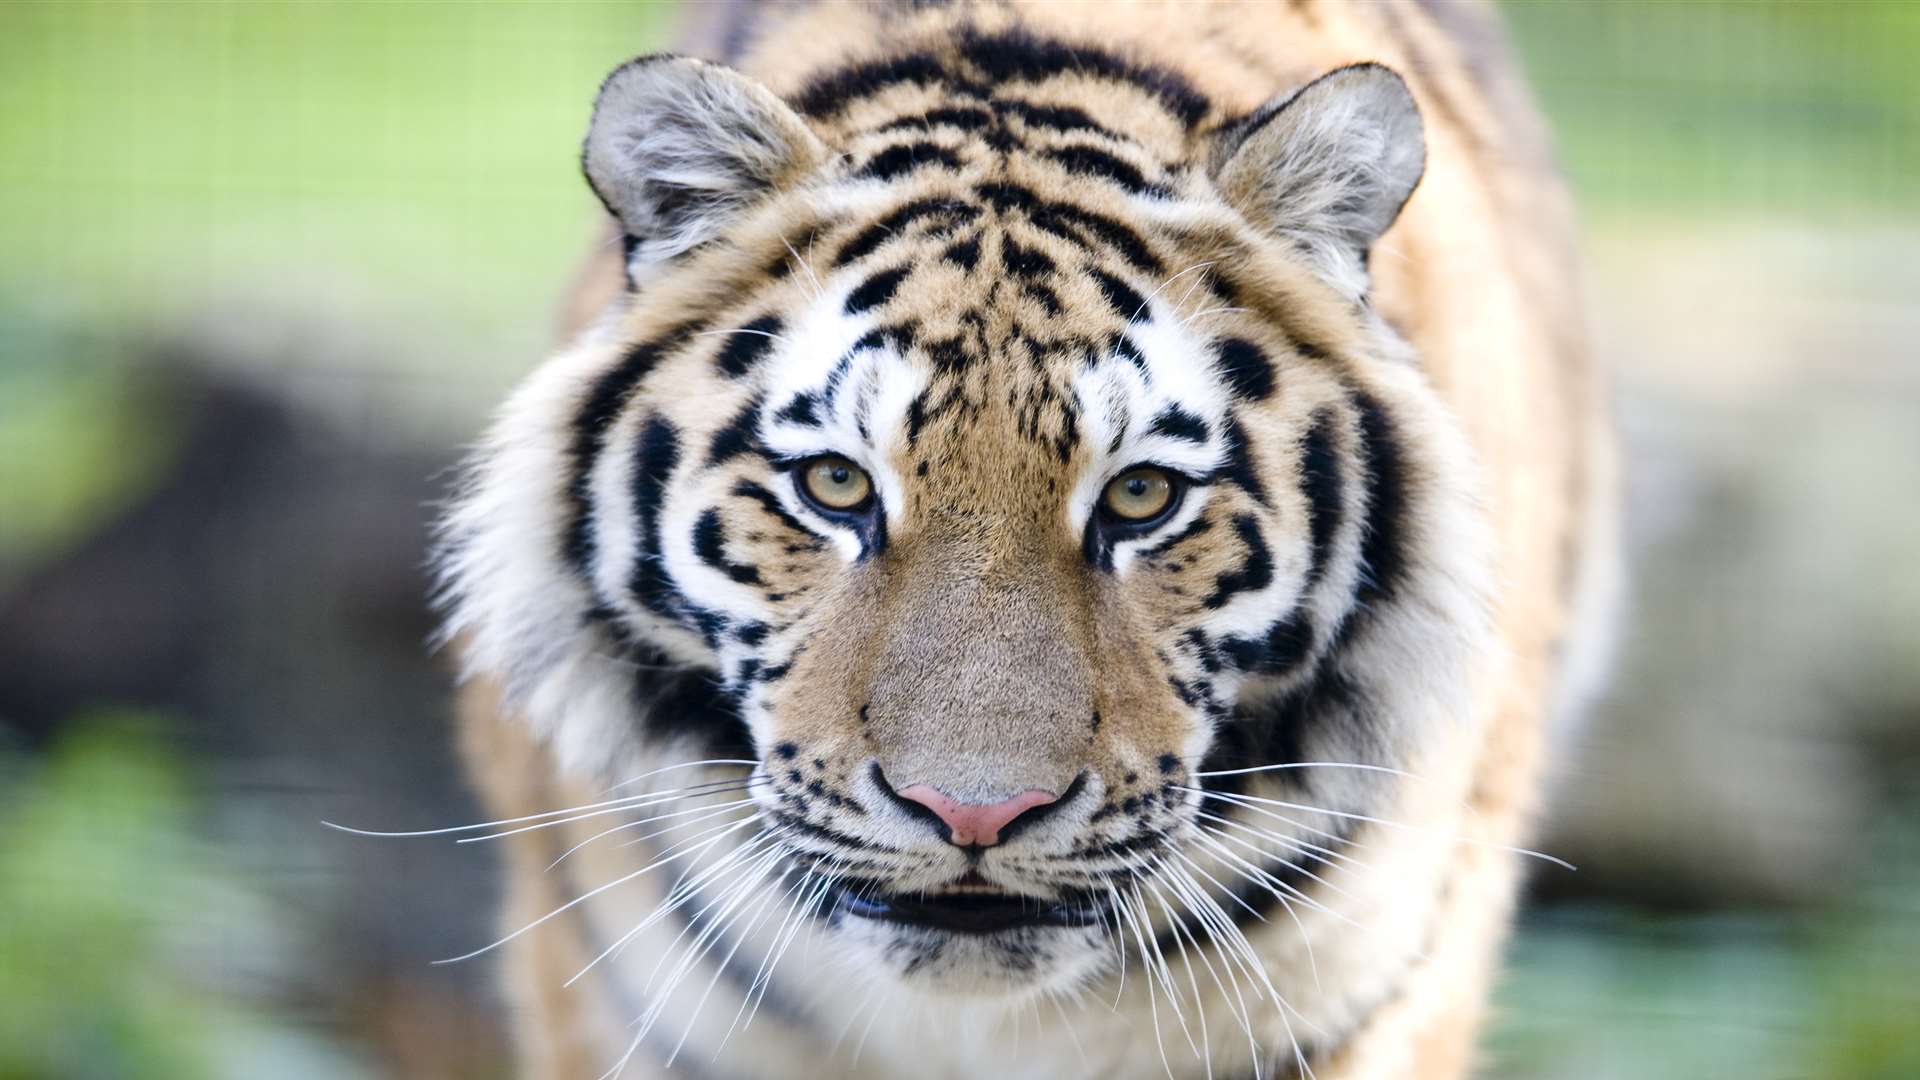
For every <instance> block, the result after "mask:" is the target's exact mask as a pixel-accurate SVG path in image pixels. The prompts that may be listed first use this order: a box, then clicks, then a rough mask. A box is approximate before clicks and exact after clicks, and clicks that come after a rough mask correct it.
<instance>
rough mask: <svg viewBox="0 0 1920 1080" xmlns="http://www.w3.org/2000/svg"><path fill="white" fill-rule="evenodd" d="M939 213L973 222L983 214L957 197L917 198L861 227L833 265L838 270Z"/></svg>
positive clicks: (841, 250)
mask: <svg viewBox="0 0 1920 1080" xmlns="http://www.w3.org/2000/svg"><path fill="white" fill-rule="evenodd" d="M935 216H941V217H957V218H959V219H960V220H962V221H971V220H972V219H974V218H976V217H979V216H980V208H979V207H977V206H974V205H972V204H970V203H964V202H961V201H959V200H957V199H944V198H943V199H916V200H914V201H913V202H910V203H906V204H905V205H903V206H901V207H900V208H898V209H896V210H894V211H893V212H892V213H890V214H888V215H887V216H886V217H883V218H881V219H880V220H879V221H876V222H874V223H873V224H871V225H869V226H867V227H866V228H864V229H862V230H860V232H859V234H858V235H856V236H854V238H853V239H851V240H849V241H847V244H846V246H845V247H843V248H841V249H840V253H839V254H838V255H835V256H834V258H833V265H834V267H835V268H836V269H837V268H839V267H842V266H845V265H847V264H848V263H850V262H853V261H854V260H856V259H863V258H865V257H866V256H868V255H870V254H872V253H873V252H874V251H875V250H876V249H877V248H879V247H880V245H881V244H884V243H886V242H887V240H888V239H890V238H892V237H893V236H894V235H896V234H897V233H899V231H900V230H901V229H904V228H906V227H907V226H908V225H911V224H913V223H914V222H915V221H918V220H920V219H921V218H924V217H935Z"/></svg>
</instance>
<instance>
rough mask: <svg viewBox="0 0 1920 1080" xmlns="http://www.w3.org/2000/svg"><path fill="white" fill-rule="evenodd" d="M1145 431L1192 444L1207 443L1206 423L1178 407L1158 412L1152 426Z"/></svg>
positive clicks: (1173, 406) (1170, 406)
mask: <svg viewBox="0 0 1920 1080" xmlns="http://www.w3.org/2000/svg"><path fill="white" fill-rule="evenodd" d="M1147 430H1149V431H1151V432H1152V433H1154V434H1155V435H1165V436H1166V437H1167V438H1169V439H1184V440H1185V441H1187V442H1192V443H1205V442H1206V441H1207V422H1206V421H1205V420H1202V419H1200V418H1199V417H1197V416H1195V415H1193V414H1192V413H1190V412H1188V411H1187V410H1185V409H1182V408H1181V407H1180V406H1178V405H1169V406H1167V407H1166V408H1164V409H1162V410H1160V415H1158V416H1156V417H1154V418H1153V424H1152V426H1151V427H1149V428H1148V429H1147Z"/></svg>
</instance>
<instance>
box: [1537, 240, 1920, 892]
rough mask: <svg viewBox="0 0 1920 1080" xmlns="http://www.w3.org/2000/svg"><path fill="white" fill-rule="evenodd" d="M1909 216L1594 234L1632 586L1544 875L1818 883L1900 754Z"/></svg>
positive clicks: (1912, 704)
mask: <svg viewBox="0 0 1920 1080" xmlns="http://www.w3.org/2000/svg"><path fill="white" fill-rule="evenodd" d="M1910 241H1911V238H1907V241H1905V242H1903V241H1901V240H1900V239H1899V238H1897V237H1893V236H1889V235H1887V234H1885V233H1882V232H1861V233H1859V234H1848V233H1844V232H1839V231H1831V232H1812V231H1805V230H1784V229H1774V230H1768V231H1759V230H1739V229H1733V228H1728V229H1723V230H1718V231H1715V232H1714V233H1712V234H1709V235H1702V234H1699V233H1692V232H1687V231H1684V230H1680V231H1676V230H1674V229H1673V228H1671V227H1670V226H1659V227H1655V226H1651V225H1650V226H1648V227H1647V228H1646V230H1645V231H1639V230H1633V231H1629V230H1626V229H1615V230H1612V231H1609V232H1604V233H1602V234H1601V235H1600V236H1599V238H1598V242H1597V244H1596V246H1597V247H1598V249H1599V257H1598V259H1597V262H1598V264H1599V273H1598V274H1596V278H1597V280H1598V284H1599V287H1598V288H1597V289H1596V293H1597V302H1596V318H1595V321H1596V324H1597V325H1598V326H1599V327H1600V328H1601V330H1600V337H1601V343H1602V351H1603V355H1606V356H1607V357H1608V358H1609V360H1610V362H1611V363H1612V365H1613V367H1614V369H1615V370H1616V372H1617V373H1618V378H1619V384H1620V390H1621V394H1620V406H1619V408H1620V412H1621V415H1622V420H1623V425H1624V427H1625V430H1626V434H1627V448H1628V466H1627V482H1628V491H1629V495H1630V507H1631V508H1630V513H1629V521H1630V531H1631V534H1632V536H1631V541H1632V543H1631V548H1632V558H1633V567H1632V579H1633V581H1634V586H1633V590H1632V591H1633V596H1632V601H1631V604H1630V606H1629V610H1628V613H1627V616H1626V620H1625V624H1624V628H1623V630H1624V634H1623V643H1622V644H1623V647H1622V650H1621V654H1620V663H1619V665H1618V669H1617V674H1616V677H1615V679H1614V681H1613V686H1614V689H1613V691H1612V692H1611V694H1610V695H1609V697H1608V698H1607V699H1606V701H1605V702H1604V703H1603V705H1602V707H1601V708H1599V709H1597V710H1596V712H1595V714H1594V715H1593V717H1592V718H1591V719H1590V721H1589V723H1588V725H1587V726H1586V728H1585V729H1584V730H1583V731H1581V732H1580V733H1579V734H1578V735H1577V736H1576V737H1575V739H1574V740H1573V741H1572V742H1571V744H1570V745H1569V746H1567V747H1565V748H1564V749H1563V751H1562V761H1561V772H1562V779H1561V782H1560V790H1559V791H1558V792H1557V793H1556V795H1555V796H1554V802H1555V805H1556V811H1555V817H1554V822H1553V827H1552V830H1551V834H1550V836H1549V837H1548V839H1547V843H1548V846H1549V847H1550V849H1551V850H1553V851H1554V852H1556V853H1558V854H1562V855H1565V856H1567V857H1569V858H1571V859H1573V860H1574V861H1575V862H1577V863H1579V864H1580V865H1581V870H1580V872H1579V873H1578V874H1576V875H1571V876H1563V875H1555V874H1547V875H1542V876H1541V878H1540V879H1539V880H1540V885H1541V888H1542V890H1543V891H1544V892H1546V893H1547V894H1549V895H1555V894H1559V895H1565V894H1568V893H1575V894H1581V895H1592V894H1605V895H1611V896H1616V897H1623V898H1627V899H1631V900H1635V901H1639V902H1648V903H1659V904H1679V905H1687V906H1692V905H1706V904H1727V903H1753V902H1761V903H1780V902H1787V903H1801V902H1813V901H1818V900H1821V899H1823V898H1826V897H1828V896H1831V895H1832V894H1833V893H1834V892H1835V891H1836V890H1837V889H1839V888H1840V887H1841V886H1843V885H1844V883H1845V881H1846V879H1847V877H1848V875H1849V874H1850V873H1851V872H1852V870H1853V869H1855V868H1856V867H1857V865H1858V863H1859V861H1860V860H1861V859H1862V858H1863V857H1864V855H1865V853H1866V851H1867V848H1868V845H1869V844H1870V843H1871V841H1872V839H1873V830H1874V825H1875V822H1876V819H1877V818H1878V816H1879V815H1880V814H1881V813H1882V812H1883V809H1884V807H1885V787H1886V781H1887V780H1889V779H1890V778H1892V777H1894V776H1896V775H1898V774H1899V773H1900V770H1899V769H1898V768H1897V766H1898V765H1899V764H1900V761H1899V758H1900V756H1901V755H1903V754H1904V755H1905V756H1906V761H1905V764H1906V766H1907V773H1908V774H1909V775H1910V774H1911V767H1912V764H1913V760H1912V754H1913V748H1914V742H1915V739H1914V734H1913V733H1914V732H1915V730H1916V722H1917V721H1920V662H1916V661H1917V660H1920V500H1916V499H1915V498H1914V497H1913V496H1912V491H1913V490H1914V483H1913V477H1914V466H1915V464H1916V463H1920V423H1916V417H1920V366H1917V365H1916V364H1915V362H1914V355H1915V354H1914V352H1913V350H1912V347H1911V343H1912V342H1913V341H1915V340H1920V312H1916V311H1915V310H1914V309H1913V308H1912V305H1911V303H1910V302H1909V300H1908V298H1909V297H1911V296H1912V295H1913V293H1914V291H1915V289H1916V288H1917V287H1920V268H1916V267H1914V266H1913V264H1912V263H1911V261H1910V260H1907V259H1904V258H1899V259H1896V258H1893V257H1891V253H1892V252H1894V251H1896V250H1907V249H1908V248H1907V244H1908V243H1910ZM1837 268H1844V269H1837ZM1837 273H1838V274H1844V275H1846V276H1845V279H1844V280H1840V281H1836V280H1835V275H1836V274H1837ZM1868 279H1871V282H1872V284H1871V287H1868V285H1867V282H1868ZM1843 297H1844V300H1843V299H1842V298H1843ZM1903 747H1904V749H1902V748H1903Z"/></svg>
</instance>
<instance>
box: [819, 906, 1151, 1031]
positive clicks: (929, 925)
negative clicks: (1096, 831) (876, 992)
mask: <svg viewBox="0 0 1920 1080" xmlns="http://www.w3.org/2000/svg"><path fill="white" fill-rule="evenodd" d="M823 914H824V916H825V917H826V919H827V921H828V923H829V924H830V925H831V926H832V927H833V928H834V931H835V933H836V935H837V936H839V937H840V938H841V939H842V940H843V941H844V942H845V943H846V944H847V945H848V946H849V947H850V948H852V949H853V950H856V951H857V952H858V953H859V954H861V956H862V959H863V960H864V961H865V962H864V963H863V964H862V965H861V966H862V967H865V968H867V969H868V970H874V969H878V970H880V971H883V972H886V973H887V974H889V975H891V976H892V977H893V978H894V979H895V980H897V982H898V984H899V985H900V987H901V988H902V989H906V990H909V991H914V992H918V993H922V994H926V995H928V996H931V997H943V998H967V999H973V1000H982V999H988V1000H991V999H1002V1000H1005V1001H1006V1002H1007V1003H1008V1004H1010V1005H1011V1004H1019V1003H1022V1002H1024V1001H1025V1000H1027V998H1028V997H1030V996H1033V995H1037V994H1044V993H1048V992H1062V991H1070V990H1074V989H1077V988H1079V987H1081V986H1084V985H1085V984H1087V983H1088V982H1091V981H1092V980H1093V979H1095V978H1096V977H1097V976H1099V975H1100V974H1101V973H1102V972H1103V971H1105V970H1106V969H1108V968H1109V967H1110V966H1111V965H1112V962H1113V959H1114V954H1113V950H1112V948H1111V947H1110V946H1107V945H1105V944H1103V942H1104V940H1105V939H1104V935H1103V932H1102V929H1101V926H1102V923H1103V920H1105V919H1106V918H1107V912H1106V910H1105V908H1104V906H1102V905H1099V904H1097V903H1094V902H1092V901H1091V900H1089V899H1084V898H1071V899H1064V900H1057V901H1040V900H1037V899H1036V898H1033V897H1027V896H1019V895H1017V894H1010V893H1004V892H1000V891H998V890H987V889H977V890H976V889H957V890H950V891H945V892H940V893H934V894H911V895H908V894H899V895H887V894H884V893H876V892H874V891H871V890H860V889H857V888H851V887H850V888H847V889H845V890H841V891H839V892H837V893H836V894H835V895H834V896H833V897H831V898H830V899H829V901H828V907H827V908H826V910H825V911H824V912H823Z"/></svg>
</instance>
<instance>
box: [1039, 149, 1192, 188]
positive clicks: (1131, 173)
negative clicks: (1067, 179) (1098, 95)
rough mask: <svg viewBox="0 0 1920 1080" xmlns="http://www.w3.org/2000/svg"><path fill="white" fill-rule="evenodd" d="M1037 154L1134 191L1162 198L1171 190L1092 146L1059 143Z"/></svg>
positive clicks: (1062, 165)
mask: <svg viewBox="0 0 1920 1080" xmlns="http://www.w3.org/2000/svg"><path fill="white" fill-rule="evenodd" d="M1040 156H1041V157H1044V158H1048V159H1050V160H1052V161H1055V162H1058V163H1059V164H1060V165H1061V167H1062V168H1065V169H1066V170H1067V171H1068V172H1070V173H1074V174H1076V175H1079V176H1097V177H1099V178H1101V179H1103V180H1111V181H1112V182H1114V183H1116V184H1119V185H1120V186H1121V187H1123V188H1126V189H1127V190H1128V191H1130V192H1132V193H1133V194H1135V195H1152V196H1155V197H1156V198H1162V199H1164V198H1168V197H1170V196H1171V195H1172V194H1173V192H1172V191H1170V190H1168V188H1167V186H1166V185H1165V184H1159V183H1155V182H1153V181H1150V180H1148V179H1147V178H1146V177H1144V176H1142V175H1140V170H1139V169H1136V168H1134V167H1133V166H1132V165H1130V164H1128V163H1127V162H1125V161H1123V160H1121V159H1120V158H1117V157H1115V156H1113V155H1112V154H1109V153H1107V152H1106V151H1105V150H1100V149H1096V148H1095V147H1091V146H1061V147H1056V148H1053V149H1049V150H1042V151H1041V152H1040Z"/></svg>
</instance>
